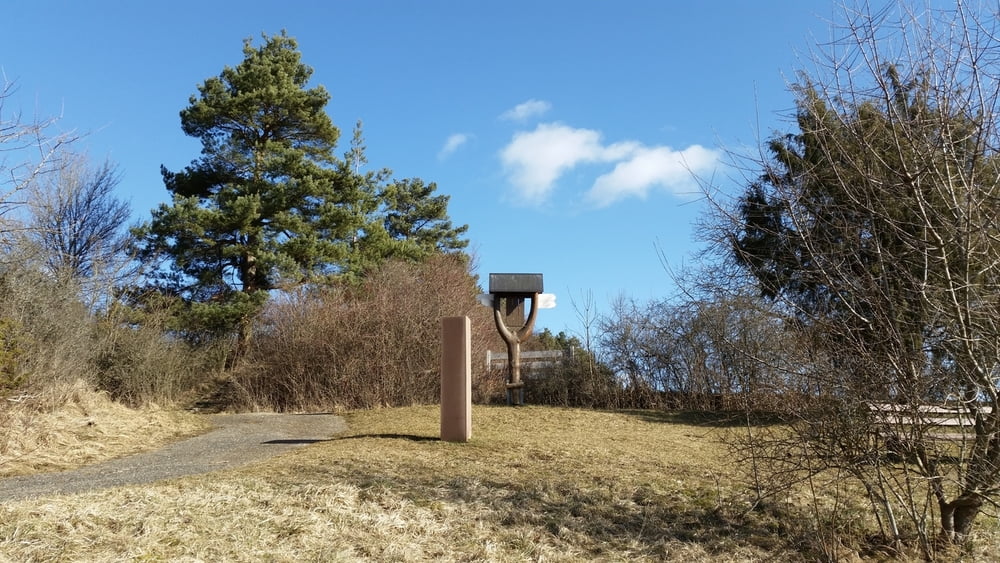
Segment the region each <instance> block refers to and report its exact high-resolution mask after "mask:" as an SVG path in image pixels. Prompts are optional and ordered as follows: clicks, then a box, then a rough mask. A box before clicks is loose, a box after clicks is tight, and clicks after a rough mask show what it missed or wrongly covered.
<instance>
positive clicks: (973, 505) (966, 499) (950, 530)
mask: <svg viewBox="0 0 1000 563" xmlns="http://www.w3.org/2000/svg"><path fill="white" fill-rule="evenodd" d="M982 506H983V499H982V498H981V497H980V496H979V495H976V494H964V495H962V496H960V497H958V498H956V499H955V500H953V501H951V502H948V503H943V504H941V505H940V508H941V535H942V536H943V537H944V538H945V539H947V540H948V541H950V542H952V543H962V542H964V541H965V538H967V537H968V536H969V532H970V531H972V524H973V523H974V522H975V521H976V516H978V515H979V509H980V508H981V507H982Z"/></svg>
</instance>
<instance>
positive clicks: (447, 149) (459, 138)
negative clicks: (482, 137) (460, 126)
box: [438, 133, 472, 160]
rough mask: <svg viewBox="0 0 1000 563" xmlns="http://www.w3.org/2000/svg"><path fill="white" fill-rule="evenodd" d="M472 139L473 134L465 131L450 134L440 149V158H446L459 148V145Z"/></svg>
mask: <svg viewBox="0 0 1000 563" xmlns="http://www.w3.org/2000/svg"><path fill="white" fill-rule="evenodd" d="M471 139H472V135H467V134H465V133H455V134H454V135H449V136H448V139H447V140H446V141H445V142H444V146H443V147H441V150H440V151H438V158H439V159H442V160H444V159H445V158H448V157H449V156H451V154H452V153H453V152H455V151H457V150H458V148H459V147H461V146H462V145H464V144H465V143H467V142H469V141H470V140H471Z"/></svg>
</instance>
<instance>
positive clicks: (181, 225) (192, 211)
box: [136, 32, 466, 342]
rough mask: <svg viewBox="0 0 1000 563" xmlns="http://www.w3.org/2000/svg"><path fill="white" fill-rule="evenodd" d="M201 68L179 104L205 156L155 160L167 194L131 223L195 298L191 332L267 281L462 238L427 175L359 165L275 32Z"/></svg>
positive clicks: (330, 271) (173, 280)
mask: <svg viewBox="0 0 1000 563" xmlns="http://www.w3.org/2000/svg"><path fill="white" fill-rule="evenodd" d="M243 55H244V60H243V62H241V63H240V64H239V65H238V66H236V67H235V68H230V67H226V68H224V69H223V71H222V73H221V74H220V75H219V76H217V77H213V78H209V79H207V80H206V81H205V82H204V83H203V84H201V85H200V86H199V87H198V94H197V95H195V96H192V97H191V99H190V105H189V106H188V107H187V108H186V109H184V110H183V111H182V112H181V114H180V115H181V126H182V128H183V130H184V132H185V133H186V134H188V135H190V136H192V137H196V138H198V139H199V140H200V141H201V144H202V156H201V158H200V159H198V160H196V161H194V162H193V163H192V164H191V165H190V166H188V167H186V168H185V169H184V170H183V171H180V172H171V171H168V170H166V169H165V168H164V169H163V170H162V173H163V179H164V183H165V185H166V187H167V189H168V191H170V192H171V194H172V197H173V200H172V202H171V203H170V204H163V205H161V206H160V207H159V208H157V209H155V210H153V213H152V219H151V221H150V222H149V223H147V224H146V225H144V226H143V227H141V228H140V229H138V230H137V231H136V234H137V236H138V237H140V238H141V239H142V242H141V244H140V246H141V254H140V256H141V258H142V259H143V260H144V261H145V262H147V263H158V262H157V261H158V260H163V261H165V266H164V267H163V268H161V269H160V270H158V271H155V272H153V273H152V274H151V275H152V276H153V280H152V281H151V284H150V285H151V287H152V288H154V289H155V290H157V291H159V292H160V293H162V294H164V295H165V296H173V297H177V298H179V299H182V300H183V301H185V302H187V303H190V304H191V305H190V306H189V307H187V308H185V309H184V311H185V313H186V315H187V316H186V319H185V322H186V324H187V326H188V327H189V328H191V329H193V330H196V331H198V330H203V331H207V332H219V331H220V330H225V329H226V328H228V329H230V330H232V329H234V328H237V327H239V328H240V332H241V339H240V340H241V341H243V342H245V341H246V340H248V339H249V333H250V323H251V321H252V318H253V317H254V316H255V315H256V314H257V312H258V311H259V310H260V307H261V306H262V305H263V304H264V303H265V302H266V300H267V298H268V295H269V293H270V292H272V291H273V290H291V289H293V288H295V287H297V286H300V285H303V284H313V285H315V284H322V283H326V282H329V281H330V280H332V279H334V278H336V277H338V276H343V275H345V274H349V275H351V276H356V275H359V274H362V273H363V272H364V271H366V270H369V269H371V268H372V267H373V266H374V265H377V264H378V263H380V262H381V261H384V260H386V259H388V258H393V257H407V258H411V259H422V258H425V257H426V256H428V255H429V254H430V253H431V252H432V251H438V250H456V249H460V248H462V247H464V245H465V244H466V243H465V242H464V241H461V240H459V239H458V236H459V235H460V234H461V233H463V232H464V231H465V227H460V228H453V227H452V226H451V224H450V222H449V221H448V219H447V215H446V211H445V207H446V204H447V197H446V196H433V195H432V194H433V192H434V188H435V186H434V184H429V185H424V183H423V182H422V181H420V180H401V181H395V182H389V183H387V181H388V178H389V176H390V174H391V172H390V171H389V170H380V171H377V172H362V171H361V166H362V165H363V164H364V163H365V162H366V160H365V155H364V146H363V139H362V136H361V131H360V125H359V127H358V128H357V130H356V131H355V135H354V138H353V141H352V144H351V148H350V150H349V151H348V153H347V154H346V155H345V158H344V159H338V158H337V157H336V156H335V155H334V150H335V148H336V143H337V140H338V138H339V135H340V133H339V130H338V129H337V127H336V126H334V124H333V122H332V121H331V119H330V117H329V116H328V115H327V114H326V113H325V106H326V104H327V102H328V101H329V99H330V95H329V93H328V92H327V91H326V89H325V88H323V87H322V86H315V87H309V86H308V82H309V79H310V77H311V75H312V69H311V68H310V67H308V66H306V65H305V64H303V63H302V61H301V55H300V53H299V51H298V48H297V44H296V42H295V40H294V39H292V38H291V37H289V36H287V35H286V34H285V33H284V32H282V33H281V34H280V35H276V36H273V37H265V38H264V44H263V45H261V46H259V47H255V46H254V45H253V44H252V41H251V40H250V39H248V40H246V41H245V42H244V46H243Z"/></svg>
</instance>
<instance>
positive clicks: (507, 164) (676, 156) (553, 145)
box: [500, 123, 719, 207]
mask: <svg viewBox="0 0 1000 563" xmlns="http://www.w3.org/2000/svg"><path fill="white" fill-rule="evenodd" d="M718 159H719V155H718V153H717V152H716V151H713V150H710V149H706V148H704V147H701V146H699V145H692V146H691V147H688V148H687V149H684V150H682V151H675V150H673V149H671V148H669V147H666V146H655V147H647V146H644V145H642V144H641V143H638V142H636V141H623V142H619V143H613V144H610V145H604V144H602V142H601V134H600V132H598V131H594V130H592V129H576V128H573V127H569V126H567V125H563V124H560V123H542V124H539V125H538V127H536V128H535V130H534V131H521V132H518V133H516V134H515V135H514V137H513V139H511V142H510V143H509V144H508V145H507V146H506V147H504V148H503V150H501V152H500V160H501V162H502V163H503V166H504V170H505V172H506V173H507V176H508V177H509V179H510V182H511V184H512V185H513V187H514V189H515V193H516V195H517V196H518V198H519V199H520V200H521V201H522V202H524V203H526V204H529V205H534V204H539V203H542V202H544V201H545V200H546V199H548V197H549V195H550V194H551V193H552V190H553V189H554V188H555V185H556V182H557V181H558V179H559V178H560V177H561V176H562V175H563V174H565V173H566V172H568V171H570V170H572V169H573V168H574V167H576V166H578V165H580V164H587V163H612V162H613V163H616V165H615V167H614V169H613V170H612V171H611V172H608V173H606V174H603V175H601V176H599V177H598V178H597V179H596V180H595V181H594V183H593V185H592V187H591V188H590V190H589V191H588V192H587V194H586V199H587V201H588V202H589V203H591V204H592V205H595V206H597V207H604V206H607V205H610V204H612V203H615V202H616V201H619V200H621V199H624V198H627V197H640V198H643V197H646V195H647V194H648V193H649V191H650V190H651V189H653V188H654V187H662V188H665V189H667V190H669V191H671V192H673V193H677V194H680V193H682V192H683V191H685V190H688V189H690V188H691V185H692V174H699V173H705V172H706V171H709V170H711V169H712V168H713V167H714V166H715V164H716V162H717V161H718Z"/></svg>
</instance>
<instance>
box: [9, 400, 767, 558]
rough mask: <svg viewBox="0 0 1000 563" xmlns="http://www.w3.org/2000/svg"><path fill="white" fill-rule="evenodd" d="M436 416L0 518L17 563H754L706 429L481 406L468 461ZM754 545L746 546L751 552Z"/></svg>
mask: <svg viewBox="0 0 1000 563" xmlns="http://www.w3.org/2000/svg"><path fill="white" fill-rule="evenodd" d="M438 420H439V419H438V410H437V408H436V407H414V408H405V409H392V410H382V411H371V412H360V413H354V414H351V415H349V424H350V425H351V432H350V433H349V434H348V435H345V436H340V437H338V438H337V439H335V440H332V441H329V442H324V443H319V444H315V445H313V446H310V447H308V448H304V449H302V450H298V451H296V452H293V453H291V454H288V455H285V456H282V457H280V458H276V459H273V460H270V461H268V462H265V463H261V464H258V465H255V466H251V467H248V468H244V469H241V470H236V471H230V472H224V473H217V474H212V475H206V476H198V477H190V478H185V479H179V480H174V481H169V482H166V483H161V484H157V485H153V486H143V487H131V488H123V489H117V490H110V491H103V492H96V493H89V494H82V495H75V496H65V497H52V498H45V499H37V500H31V501H22V502H15V503H8V504H6V505H4V506H3V507H0V554H2V555H3V556H6V557H7V558H10V559H14V560H22V561H43V560H44V561H62V560H75V559H85V560H90V561H113V560H122V559H152V560H165V559H171V560H176V559H180V560H237V561H257V560H274V561H310V560H312V561H328V560H398V561H407V560H409V561H420V560H468V561H474V560H490V561H527V560H543V559H544V560H555V561H567V560H569V561H572V560H589V559H604V560H663V559H666V560H692V559H694V560H697V559H705V560H708V559H713V558H717V557H718V558H724V559H729V560H734V559H735V560H756V559H760V558H764V557H766V556H767V554H768V552H769V550H773V549H775V548H777V549H779V550H780V549H781V547H780V545H776V544H775V539H774V538H773V537H767V536H766V535H761V534H760V533H759V532H760V530H754V529H753V528H752V527H747V526H745V525H741V524H739V523H738V522H736V520H735V519H734V518H735V517H734V516H733V515H732V513H731V511H730V510H729V507H728V506H727V503H728V502H729V501H727V500H726V498H727V492H726V491H724V490H723V489H722V488H720V487H719V486H718V483H720V482H722V481H724V480H725V479H726V473H727V470H726V464H725V460H724V459H723V458H722V457H721V456H720V452H721V451H723V450H721V449H720V448H719V445H718V443H717V442H716V438H718V437H720V436H721V433H720V431H719V430H718V429H717V428H715V427H713V426H712V425H704V424H696V423H691V422H690V421H683V420H679V419H676V418H670V417H667V416H666V415H654V414H649V413H624V414H613V413H602V412H593V411H578V410H563V409H548V408H530V407H529V408H522V409H512V408H505V407H477V408H476V409H475V412H474V424H475V428H474V437H473V440H472V441H471V442H469V443H468V444H450V443H444V442H440V441H438V440H437V438H436V437H437V435H438V423H439V422H438ZM758 537H759V538H761V539H762V541H763V542H764V544H763V545H760V542H758V541H757V538H758Z"/></svg>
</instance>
